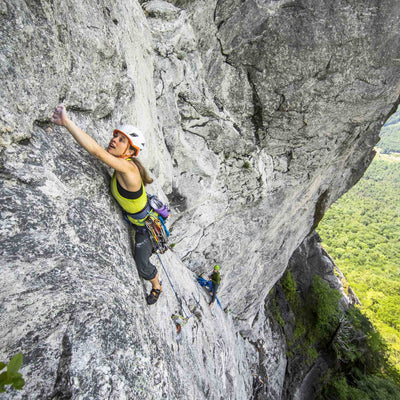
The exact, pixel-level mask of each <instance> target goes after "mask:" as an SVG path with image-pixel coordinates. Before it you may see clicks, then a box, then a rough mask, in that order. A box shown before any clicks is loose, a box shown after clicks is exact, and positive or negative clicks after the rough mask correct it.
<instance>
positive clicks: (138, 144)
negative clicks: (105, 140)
mask: <svg viewBox="0 0 400 400" xmlns="http://www.w3.org/2000/svg"><path fill="white" fill-rule="evenodd" d="M117 132H119V133H122V134H123V135H124V136H126V137H127V138H128V140H129V144H130V145H131V146H132V147H133V148H134V149H135V157H137V156H138V155H139V153H140V152H141V151H142V150H143V149H144V146H145V145H146V139H145V138H144V135H143V133H142V131H140V130H139V129H138V128H136V127H135V126H133V125H121V126H119V127H118V128H116V129H114V132H113V134H114V135H115V134H116V133H117Z"/></svg>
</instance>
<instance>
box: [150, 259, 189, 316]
mask: <svg viewBox="0 0 400 400" xmlns="http://www.w3.org/2000/svg"><path fill="white" fill-rule="evenodd" d="M156 254H157V257H158V259H159V260H160V264H161V266H162V267H163V270H164V272H165V275H166V276H167V278H168V282H169V284H170V285H171V288H172V290H173V292H174V293H175V296H176V299H177V300H178V303H179V305H180V306H181V310H182V313H183V315H184V316H185V317H186V318H188V316H187V315H186V313H185V310H184V309H183V304H182V300H181V299H180V297H179V296H178V293H176V290H175V288H174V285H173V284H172V282H171V279H170V277H169V275H168V272H167V270H166V268H165V267H164V263H163V262H162V260H161V257H160V254H158V253H156Z"/></svg>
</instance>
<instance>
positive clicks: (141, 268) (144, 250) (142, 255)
mask: <svg viewBox="0 0 400 400" xmlns="http://www.w3.org/2000/svg"><path fill="white" fill-rule="evenodd" d="M130 235H131V241H132V248H133V249H134V250H133V258H134V259H135V263H136V268H137V270H138V273H139V276H140V277H142V278H143V279H146V280H151V279H153V278H155V276H156V275H157V268H156V267H155V266H154V265H153V264H152V263H151V262H150V256H151V255H152V253H153V245H152V243H151V239H150V234H149V232H148V231H147V230H145V229H139V230H136V229H135V228H133V227H131V231H130Z"/></svg>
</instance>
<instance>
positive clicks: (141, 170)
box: [132, 157, 153, 186]
mask: <svg viewBox="0 0 400 400" xmlns="http://www.w3.org/2000/svg"><path fill="white" fill-rule="evenodd" d="M132 161H133V162H134V163H135V165H136V166H137V167H138V170H139V173H140V177H141V178H142V182H143V185H145V186H146V185H148V184H149V183H152V182H153V179H152V178H151V177H150V175H149V173H148V172H147V170H146V168H145V167H143V165H142V163H141V162H140V161H139V160H138V159H137V158H136V157H133V158H132Z"/></svg>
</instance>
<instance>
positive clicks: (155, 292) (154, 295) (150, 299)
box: [146, 288, 162, 305]
mask: <svg viewBox="0 0 400 400" xmlns="http://www.w3.org/2000/svg"><path fill="white" fill-rule="evenodd" d="M161 291H162V288H161V289H151V292H150V294H149V295H148V296H147V298H146V301H147V304H149V305H150V304H154V303H155V302H156V301H157V300H158V297H159V296H160V294H161Z"/></svg>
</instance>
